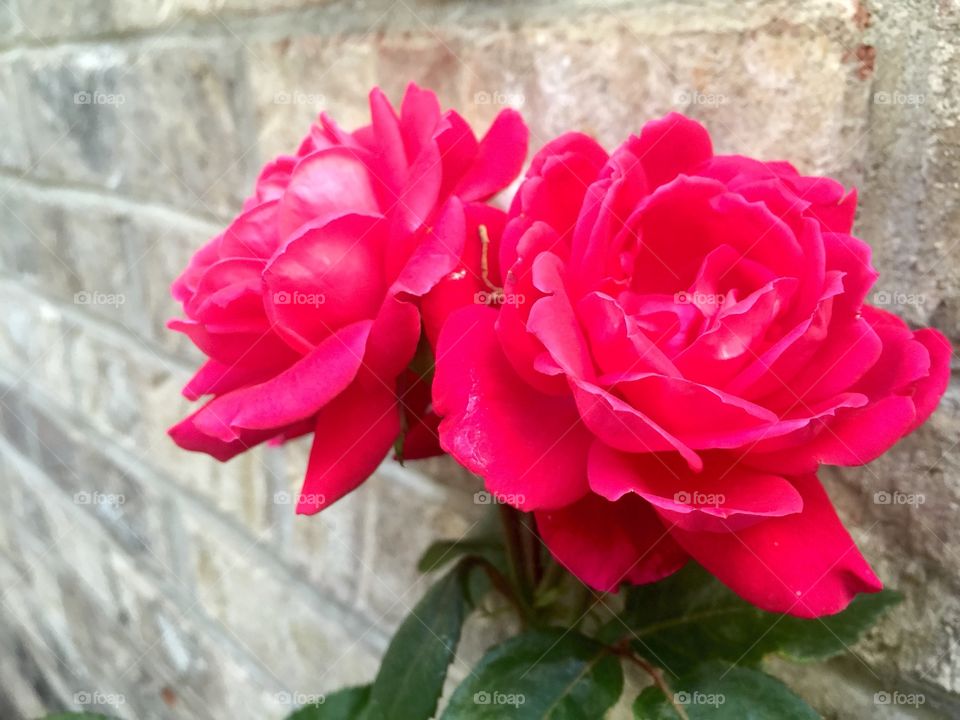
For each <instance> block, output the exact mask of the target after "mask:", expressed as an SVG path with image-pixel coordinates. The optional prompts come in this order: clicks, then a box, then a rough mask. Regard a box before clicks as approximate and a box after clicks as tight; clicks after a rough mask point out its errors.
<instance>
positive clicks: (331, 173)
mask: <svg viewBox="0 0 960 720" xmlns="http://www.w3.org/2000/svg"><path fill="white" fill-rule="evenodd" d="M347 213H357V214H362V215H377V214H379V213H380V207H379V204H378V203H377V196H376V193H375V192H374V185H373V181H372V179H371V177H370V173H369V171H368V169H367V165H366V164H365V163H364V159H363V157H362V152H361V151H360V150H357V149H352V148H348V147H332V148H328V149H326V150H318V151H317V152H314V153H311V154H310V155H307V156H306V157H305V158H303V159H302V160H301V161H300V162H299V163H298V164H297V167H296V169H295V170H294V171H293V175H292V176H291V178H290V185H289V187H288V188H287V192H286V193H284V195H283V199H282V200H281V201H280V235H281V237H284V238H286V237H288V236H289V235H290V234H292V233H293V232H294V231H295V230H296V229H297V228H299V227H300V226H301V225H303V224H304V223H307V222H313V223H315V224H322V223H324V222H327V221H329V220H332V219H333V218H335V217H338V216H340V215H345V214H347Z"/></svg>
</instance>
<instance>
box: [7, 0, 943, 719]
mask: <svg viewBox="0 0 960 720" xmlns="http://www.w3.org/2000/svg"><path fill="white" fill-rule="evenodd" d="M958 32H960V5H958V3H957V2H956V0H939V1H938V2H928V1H926V0H902V1H894V0H816V1H815V2H807V3H796V2H792V1H791V0H745V1H742V2H735V1H734V0H703V1H701V0H697V1H694V0H667V1H666V2H647V1H643V2H636V1H635V0H606V1H605V2H602V3H597V2H596V1H595V0H563V2H556V1H555V0H530V2H526V3H517V2H513V1H511V0H489V2H471V1H469V0H452V1H448V2H437V1H436V0H406V1H405V2H400V3H396V2H392V1H391V0H369V1H367V2H363V3H356V2H353V1H352V0H129V1H127V2H92V1H91V0H77V1H76V2H70V3H63V2H57V1H55V0H33V1H32V2H31V1H28V0H8V1H7V2H3V3H0V307H2V308H3V312H2V313H0V433H2V437H0V507H2V511H0V588H3V600H4V602H3V603H2V604H0V647H2V648H3V649H4V652H0V717H3V718H7V717H10V718H14V719H15V718H27V717H36V716H38V715H41V714H42V713H43V712H44V711H45V710H53V709H67V708H72V709H79V708H80V707H81V705H83V706H84V707H86V708H87V709H100V710H103V711H106V712H108V713H109V714H112V715H116V716H118V717H122V718H146V717H158V718H184V719H187V718H196V717H235V718H242V719H246V718H250V719H251V720H254V719H256V720H262V719H263V718H269V719H270V720H273V719H274V718H276V719H277V720H279V719H280V718H282V717H284V716H286V715H287V714H288V713H289V712H290V710H291V709H292V706H293V704H295V701H296V700H297V699H298V698H299V699H300V700H301V701H302V700H305V699H308V696H309V695H310V694H315V693H318V692H322V691H324V690H329V689H332V688H335V687H337V686H340V685H344V684H355V683H359V682H365V681H367V680H369V679H370V678H371V677H372V676H373V674H374V672H375V670H376V656H377V655H378V654H379V653H380V652H382V650H383V648H384V646H385V643H386V641H387V638H388V636H389V633H390V632H392V630H393V628H394V627H395V626H396V625H397V623H398V622H399V621H400V619H401V618H402V616H403V615H404V614H405V612H406V611H407V609H408V608H410V607H412V606H413V604H414V603H415V602H416V600H417V599H418V598H419V597H420V595H421V594H422V593H423V591H424V590H425V589H426V582H425V581H424V580H423V579H422V578H420V577H418V575H417V574H416V573H415V571H414V569H413V566H414V563H415V562H416V559H417V557H418V556H419V554H420V553H421V552H422V550H423V549H424V548H425V547H426V546H427V545H428V544H429V543H430V542H431V541H433V540H435V539H438V538H456V537H459V536H460V535H462V534H463V533H464V532H467V531H468V530H469V529H470V528H471V527H472V525H473V523H474V522H476V520H477V519H478V518H479V516H480V513H481V512H482V510H483V508H481V507H479V506H477V505H474V504H473V502H472V495H473V493H474V492H475V491H476V489H477V487H478V486H477V481H476V479H475V478H472V477H471V476H469V474H467V473H465V472H463V471H462V470H458V469H457V468H456V466H455V465H454V464H453V463H452V462H450V461H449V460H434V461H429V462H422V463H411V464H409V465H408V466H407V467H405V468H402V469H401V468H397V467H395V466H390V465H385V466H383V467H382V468H381V469H380V470H379V471H378V472H377V474H376V476H375V477H374V478H373V479H372V480H371V481H370V482H369V483H367V484H366V485H365V486H363V487H362V488H361V489H360V490H359V491H358V492H356V493H354V494H353V495H351V496H350V497H348V498H346V499H344V500H342V501H341V502H339V503H337V504H336V505H334V506H333V507H332V508H330V509H329V510H328V511H325V512H324V513H323V514H322V515H320V516H319V517H303V516H295V515H294V514H293V505H292V502H291V500H292V497H293V496H294V495H295V494H296V493H297V492H298V491H299V487H300V482H301V479H302V476H303V472H304V467H305V462H306V456H307V452H308V445H309V443H308V442H307V441H301V442H299V443H295V444H291V445H288V446H287V447H285V448H282V449H264V450H260V451H257V452H255V453H250V454H248V455H245V456H243V457H241V458H238V459H236V460H234V461H232V462H230V463H227V464H221V463H218V462H216V461H214V460H211V459H210V458H207V457H204V456H201V455H198V454H192V453H186V452H182V451H178V450H177V449H176V448H175V447H174V445H173V444H172V442H171V441H170V440H169V438H168V437H167V436H166V434H165V431H166V429H167V428H168V427H169V426H170V425H171V424H172V423H174V422H176V421H177V420H178V419H180V418H181V417H183V416H184V415H185V414H186V413H187V412H189V411H190V409H191V405H190V404H189V403H187V402H186V401H185V400H183V399H182V398H180V396H179V391H180V388H181V387H182V385H183V384H184V382H185V381H186V380H187V378H188V377H189V375H190V371H191V369H192V368H193V367H195V366H196V363H197V361H198V357H199V356H198V353H197V352H196V351H195V350H194V349H192V348H191V347H190V346H189V344H188V343H187V342H186V341H185V340H184V339H183V338H180V337H178V336H175V335H173V334H171V333H169V332H167V331H166V329H165V327H164V324H165V321H166V320H167V319H168V318H169V317H171V316H173V315H176V314H177V307H176V305H175V303H174V302H173V301H172V300H171V299H170V297H169V293H168V286H169V283H170V281H171V280H172V279H173V277H174V276H175V275H176V274H177V273H178V272H179V271H180V269H182V267H183V266H184V265H185V263H186V261H187V259H188V258H189V256H190V255H191V254H192V252H193V251H194V250H195V249H196V248H197V247H198V246H199V245H200V244H201V243H202V242H204V241H205V240H206V239H207V238H209V237H211V236H212V235H213V234H215V233H216V232H217V231H218V229H219V228H220V227H221V223H222V222H223V221H224V220H226V219H227V218H228V217H229V216H230V215H232V214H233V213H234V212H236V210H237V209H238V207H239V205H240V202H241V201H242V198H243V197H244V196H245V195H246V193H247V192H248V191H249V188H250V186H251V183H252V181H253V178H254V176H255V173H256V170H257V168H258V167H259V165H260V164H261V163H262V162H264V161H266V160H267V159H269V158H270V157H272V156H273V155H275V154H277V153H280V152H291V151H293V150H294V149H295V148H296V146H297V144H298V143H299V141H300V138H301V137H302V136H303V134H304V133H305V131H306V128H307V126H308V124H309V123H310V121H311V120H312V119H313V118H314V117H315V115H316V113H317V112H318V111H319V110H321V109H328V110H329V111H330V112H331V114H332V115H333V116H334V117H335V118H336V120H337V121H338V122H339V123H340V124H341V125H342V126H344V127H345V128H350V129H352V128H354V127H356V126H358V125H362V124H365V123H367V122H368V109H367V103H366V95H367V92H368V91H369V89H370V87H371V86H373V85H375V84H376V85H380V86H381V87H382V88H383V89H384V90H385V91H386V92H387V93H388V95H389V96H390V97H391V98H392V99H393V100H395V101H396V100H398V99H399V97H400V96H401V94H402V92H403V87H404V85H405V84H406V83H407V82H409V81H411V80H414V81H417V82H420V83H421V84H424V85H427V86H430V87H432V88H434V89H435V90H437V92H438V94H439V95H440V97H441V101H442V102H443V103H444V104H445V105H446V106H452V107H456V108H458V109H459V110H461V111H462V112H463V114H464V115H465V116H466V117H467V118H468V119H469V120H470V121H471V122H472V123H474V127H475V129H476V130H477V132H478V133H482V132H484V131H485V129H486V127H487V126H488V124H489V122H490V121H491V120H492V119H493V117H494V115H495V114H496V112H498V111H499V110H500V109H502V108H503V107H506V106H513V107H516V108H518V109H520V110H521V111H522V112H523V113H524V114H525V116H526V118H527V120H528V122H529V124H530V126H531V130H532V133H533V137H532V142H531V145H532V149H534V150H535V149H536V148H538V147H539V146H540V145H542V144H543V142H545V141H546V140H547V139H549V138H550V137H551V136H552V135H554V134H556V133H557V132H560V131H563V130H566V129H571V128H573V129H580V130H585V131H587V132H591V133H593V134H595V135H596V136H597V137H598V139H600V140H601V141H602V142H603V143H604V144H605V145H607V146H608V147H610V146H612V145H614V144H615V143H617V142H618V141H619V140H621V139H622V138H623V137H624V136H625V135H626V134H627V133H629V132H634V131H636V130H638V129H639V127H640V126H641V125H642V123H643V121H644V120H646V119H648V118H650V117H653V116H656V115H660V114H662V113H664V112H667V111H669V110H671V109H677V110H682V111H684V112H686V113H688V114H690V115H692V116H694V117H696V118H698V119H700V120H702V121H703V122H704V123H706V124H707V125H708V126H709V128H710V130H711V132H712V134H713V137H714V139H715V142H716V146H717V149H718V150H719V151H720V152H740V153H748V154H755V155H759V156H762V157H766V158H772V159H779V158H784V159H789V160H791V161H792V162H794V163H795V164H796V165H797V166H798V167H799V168H800V169H802V170H804V171H807V172H829V173H831V174H834V175H836V176H837V177H839V178H840V179H841V180H843V181H844V182H845V183H847V184H856V185H858V186H859V187H860V198H861V208H860V212H859V215H858V220H857V229H858V233H859V235H861V236H862V237H864V238H865V239H867V240H868V241H870V243H871V244H872V246H873V248H874V257H875V262H876V264H877V265H878V267H879V269H880V270H881V272H882V279H881V282H880V285H879V286H878V288H877V290H878V294H877V295H875V296H874V298H873V299H874V301H875V302H877V303H878V304H883V305H885V306H886V307H888V309H891V310H892V311H894V312H896V313H897V314H899V315H901V316H903V317H905V318H907V319H908V320H909V321H911V322H914V323H929V324H933V325H935V326H937V327H940V328H941V329H943V330H944V331H945V332H947V333H948V334H950V335H951V337H953V338H954V340H958V339H960V300H958V298H960V262H958V259H957V253H958V252H960V248H958V245H960V242H958V238H957V237H956V236H957V229H958V228H960V201H958V198H960V185H958V177H960V134H958V132H960V130H958V124H957V123H958V120H957V118H958V116H960V105H958V103H960V99H958V97H960V94H958V89H957V77H960V63H958V50H957V44H956V37H957V34H958ZM111 296H112V298H113V302H110V300H109V298H110V297H111ZM120 297H122V298H123V300H122V302H121V301H119V298H120ZM958 426H960V385H958V384H956V383H955V384H954V385H953V386H952V387H951V390H950V392H949V394H948V398H947V400H946V401H945V402H944V405H943V407H942V408H941V409H940V410H939V411H938V412H937V413H936V414H935V415H934V417H933V419H932V421H931V423H930V424H929V426H927V427H926V428H925V429H923V430H922V431H920V432H919V433H917V434H916V435H915V436H914V437H912V438H909V439H908V440H906V441H904V442H902V443H901V444H900V445H899V446H897V448H896V449H895V450H894V451H893V452H892V453H890V454H889V455H888V456H887V457H885V458H883V459H882V460H880V461H877V462H875V463H873V464H872V465H871V466H869V467H866V468H857V469H851V470H846V471H843V472H833V471H830V472H825V473H824V479H825V483H826V485H827V488H828V490H829V492H830V494H831V496H832V497H833V499H834V500H835V502H836V504H837V506H838V508H839V511H840V513H841V515H842V516H843V518H844V520H845V521H846V522H847V524H848V526H849V527H850V528H851V531H852V533H853V534H854V536H855V537H856V539H857V540H858V542H859V543H860V544H861V546H862V548H863V550H864V554H865V555H866V556H867V558H868V559H869V560H870V562H871V563H872V564H873V565H874V566H875V568H876V569H877V572H878V574H879V575H880V576H881V577H882V578H883V579H884V580H885V581H886V582H887V583H888V584H889V585H890V586H892V587H895V588H898V589H900V590H901V591H902V592H903V593H904V594H905V596H906V600H905V602H904V604H903V605H902V606H901V607H900V608H898V609H897V610H895V611H894V612H893V613H891V614H890V615H889V617H888V618H887V619H886V620H885V621H884V622H883V623H882V625H881V626H880V627H879V628H877V630H876V631H875V632H873V633H872V634H871V636H870V638H869V639H868V640H867V641H866V642H864V643H863V644H862V645H861V646H859V647H858V648H856V649H855V650H856V653H855V654H851V655H849V656H847V657H844V658H841V659H840V660H838V661H835V662H833V663H831V664H829V665H828V666H825V667H824V666H819V665H815V666H810V667H807V668H802V669H798V668H796V667H795V666H792V665H787V664H785V663H777V664H775V666H774V670H775V671H776V672H777V673H778V674H780V675H781V676H782V677H783V678H784V679H785V680H786V681H787V682H788V683H791V684H793V685H794V686H795V687H797V688H798V689H799V690H800V691H801V692H802V693H803V694H804V695H805V696H807V697H809V698H811V699H812V700H813V701H815V703H816V704H817V707H818V708H819V709H820V710H821V711H822V713H823V714H824V716H825V717H827V718H830V719H831V720H832V719H833V718H837V719H838V720H839V719H841V718H843V719H846V718H855V719H859V718H890V719H892V718H896V719H897V720H906V719H907V718H915V719H917V720H926V719H927V718H934V717H954V716H957V715H958V714H960V704H958V700H957V698H958V697H960V601H958V598H960V537H958V535H957V529H956V528H957V522H956V518H957V513H958V511H960V454H958V449H957V447H955V445H956V442H957V428H958ZM894 490H896V491H898V492H900V493H903V494H905V495H912V496H913V497H914V498H915V499H916V498H918V497H921V496H922V497H923V502H922V503H921V502H919V501H917V502H915V503H914V504H903V503H899V502H891V503H889V504H887V503H885V502H883V501H882V498H883V497H884V496H882V495H881V496H876V493H883V492H890V493H892V492H893V491H894ZM83 493H89V494H90V500H91V501H90V502H84V500H85V499H86V497H87V496H86V495H83ZM94 493H100V494H101V495H99V496H97V497H98V498H103V499H105V500H106V501H105V502H93V499H94V498H93V494H94ZM78 494H79V495H78ZM119 496H122V497H123V498H124V502H123V503H117V502H114V503H112V504H111V502H110V499H111V498H113V499H114V500H116V499H117V497H119ZM875 496H876V497H879V498H881V500H877V499H876V497H875ZM508 631H509V628H506V627H504V626H503V625H502V624H499V623H497V622H495V621H491V620H489V619H483V618H475V619H474V620H473V621H471V623H470V624H469V625H468V627H467V630H466V631H465V635H464V643H463V646H462V648H461V652H460V653H459V654H460V656H461V662H458V663H457V665H456V667H455V668H454V675H455V677H462V676H463V675H464V674H465V672H466V668H467V666H468V665H469V664H470V663H472V662H474V661H475V660H476V659H477V658H478V657H479V656H480V655H481V654H482V653H483V651H484V649H485V647H486V646H487V645H489V644H490V643H491V642H495V641H496V640H497V639H498V638H501V637H503V636H504V633H506V632H508ZM8 649H10V650H11V651H9V652H8ZM634 680H637V681H638V682H640V683H642V682H643V679H642V678H641V679H638V678H634ZM633 687H638V684H637V682H635V683H634V684H633ZM882 691H887V692H892V691H899V692H905V693H907V692H920V693H923V695H924V697H925V699H926V702H925V705H924V706H923V707H922V708H918V709H911V708H906V707H890V706H879V705H877V704H875V703H874V701H873V697H874V693H876V692H882ZM77 693H82V694H85V695H83V696H82V697H80V698H79V700H85V699H89V701H90V702H85V703H81V702H79V701H78V695H77ZM118 698H122V699H123V702H116V701H117V700H118ZM111 701H112V702H113V704H111ZM628 705H629V703H627V702H625V703H621V706H620V707H619V708H618V711H617V713H614V714H613V715H612V717H615V718H618V719H619V718H620V717H624V718H626V717H629V709H628Z"/></svg>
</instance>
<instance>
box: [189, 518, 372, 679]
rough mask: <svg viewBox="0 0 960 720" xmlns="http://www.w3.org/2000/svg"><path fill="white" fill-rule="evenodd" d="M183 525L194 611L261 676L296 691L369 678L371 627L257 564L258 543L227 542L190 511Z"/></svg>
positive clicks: (246, 540) (230, 539)
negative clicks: (225, 635) (227, 637)
mask: <svg viewBox="0 0 960 720" xmlns="http://www.w3.org/2000/svg"><path fill="white" fill-rule="evenodd" d="M184 521H185V525H186V528H187V537H188V539H189V545H190V558H191V567H192V568H193V572H194V575H195V580H196V584H197V601H198V605H199V607H201V608H203V610H204V612H205V613H207V614H208V615H209V616H210V617H211V618H212V619H213V620H215V621H217V622H218V623H220V624H222V625H223V626H224V627H226V628H227V629H228V630H229V632H230V634H231V635H233V636H235V637H236V638H237V639H238V641H239V642H240V644H241V645H242V646H243V647H244V648H245V649H246V650H247V651H248V652H249V653H250V654H251V655H253V656H254V657H256V658H257V659H258V660H259V662H260V663H261V664H262V665H263V666H264V667H265V668H266V669H267V671H268V672H270V673H271V674H272V675H275V676H276V677H277V678H282V679H283V680H284V682H285V683H286V684H287V686H288V687H290V688H291V689H292V690H295V691H296V692H299V693H311V692H313V693H315V692H322V691H329V690H331V689H333V688H336V687H339V686H342V685H343V684H347V683H354V684H355V683H356V682H358V681H363V680H365V679H367V678H370V677H372V675H373V673H374V672H375V669H376V662H375V659H374V655H373V653H372V651H371V649H370V643H371V642H372V641H373V640H374V639H375V638H377V636H378V632H377V628H376V627H375V626H374V625H373V624H370V623H367V624H359V623H357V622H356V621H350V620H349V619H348V618H347V617H346V613H345V612H344V610H343V609H341V608H337V607H336V606H335V605H333V604H332V603H331V602H329V601H322V600H321V599H320V598H319V597H313V596H311V595H310V594H308V593H305V592H304V591H303V589H299V590H298V589H296V588H294V587H292V586H291V584H290V583H289V582H288V581H287V582H285V581H284V580H282V579H281V578H282V574H281V573H278V572H277V569H276V568H275V567H271V564H270V563H269V562H265V561H264V560H262V559H261V555H260V553H261V552H262V550H263V548H262V540H261V541H260V542H258V541H257V540H255V539H249V538H243V539H241V538H234V537H231V536H229V535H227V534H224V533H223V532H222V531H220V530H219V529H218V528H217V527H216V526H214V525H212V524H211V522H210V521H209V520H208V519H206V518H202V517H199V516H196V515H194V514H193V513H190V512H187V513H186V514H185V515H184ZM264 608H269V609H270V611H269V613H267V614H265V613H264Z"/></svg>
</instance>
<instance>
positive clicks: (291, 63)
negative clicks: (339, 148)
mask: <svg viewBox="0 0 960 720" xmlns="http://www.w3.org/2000/svg"><path fill="white" fill-rule="evenodd" d="M375 63H376V53H375V49H374V47H373V40H372V38H359V39H357V38H352V39H340V38H337V37H321V36H313V35H306V36H299V37H292V38H285V39H282V40H278V41H266V40H265V41H261V42H257V43H253V44H251V45H249V47H248V50H247V64H248V65H249V67H250V79H251V86H252V88H253V99H254V103H255V106H256V116H257V126H258V127H257V130H258V137H259V152H260V160H261V161H262V162H266V161H267V160H269V159H270V158H272V157H274V156H276V155H279V154H291V153H293V152H295V151H296V150H297V147H298V146H299V145H300V141H301V140H302V139H303V137H304V136H305V135H306V134H307V131H308V129H309V127H310V123H311V122H313V120H314V119H315V118H316V117H317V114H318V113H319V112H320V111H321V110H327V111H328V112H330V114H331V115H332V116H333V117H334V119H335V120H336V121H337V123H338V124H339V125H340V126H341V127H343V128H345V129H348V130H352V129H354V128H356V127H359V126H362V125H366V124H368V123H369V122H370V117H369V110H368V107H367V93H369V91H370V88H371V87H372V86H373V85H374V84H375V83H376V82H377V77H376V73H375V69H376V64H375Z"/></svg>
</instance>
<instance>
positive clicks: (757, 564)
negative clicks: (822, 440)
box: [671, 474, 882, 618]
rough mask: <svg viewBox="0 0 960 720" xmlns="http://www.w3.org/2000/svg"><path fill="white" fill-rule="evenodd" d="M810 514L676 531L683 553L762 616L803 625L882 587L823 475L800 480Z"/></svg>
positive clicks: (798, 485) (806, 511)
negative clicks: (730, 528) (728, 528)
mask: <svg viewBox="0 0 960 720" xmlns="http://www.w3.org/2000/svg"><path fill="white" fill-rule="evenodd" d="M792 480H793V484H794V486H795V487H796V489H797V490H798V491H799V492H800V495H801V496H802V498H803V511H802V512H800V513H797V514H794V515H787V516H785V517H778V518H770V519H767V520H764V521H763V522H759V523H757V524H755V525H751V526H750V527H748V528H744V529H741V530H737V531H735V532H728V533H723V532H691V531H687V530H682V529H680V528H678V527H674V528H673V529H672V530H671V534H672V535H673V537H674V539H675V540H676V541H677V542H678V543H679V545H680V546H681V547H682V548H683V549H684V550H686V551H687V552H688V553H690V555H691V556H692V557H693V558H694V559H695V560H696V561H697V562H699V563H700V564H701V565H703V566H704V567H705V568H706V569H707V570H709V571H710V572H711V573H713V574H714V575H716V576H717V578H718V579H719V580H720V581H721V582H723V583H724V584H725V585H727V586H728V587H730V589H731V590H733V591H734V592H735V593H737V594H738V595H739V596H740V597H742V598H743V599H744V600H747V601H748V602H750V603H752V604H753V605H756V606H757V607H759V608H760V609H762V610H766V611H768V612H776V613H787V614H788V615H794V616H796V617H808V618H813V617H821V616H824V615H832V614H834V613H838V612H840V611H841V610H843V609H844V608H846V607H847V605H849V604H850V601H851V600H853V598H854V597H856V595H857V594H858V593H862V592H877V591H879V590H880V589H881V588H882V585H881V583H880V581H879V580H878V579H877V577H876V575H874V574H873V571H872V570H871V569H870V567H869V565H867V562H866V561H865V560H864V559H863V556H862V555H861V554H860V552H859V551H858V550H857V548H856V546H855V545H854V543H853V540H852V539H851V538H850V535H849V534H848V533H847V531H846V530H845V529H844V527H843V525H842V524H841V522H840V519H839V518H838V517H837V514H836V512H835V511H834V509H833V506H832V505H831V504H830V499H829V498H828V497H827V494H826V493H825V492H824V490H823V487H821V485H820V481H819V480H818V479H817V477H816V475H813V474H808V475H802V476H798V477H794V478H792Z"/></svg>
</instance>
